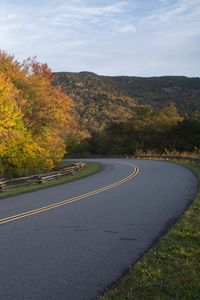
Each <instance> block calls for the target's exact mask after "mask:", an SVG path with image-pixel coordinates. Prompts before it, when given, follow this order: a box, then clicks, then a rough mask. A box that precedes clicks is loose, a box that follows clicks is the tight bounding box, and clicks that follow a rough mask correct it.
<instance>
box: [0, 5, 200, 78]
mask: <svg viewBox="0 0 200 300" xmlns="http://www.w3.org/2000/svg"><path fill="white" fill-rule="evenodd" d="M0 49H2V50H6V51H7V52H9V53H10V54H14V55H15V56H16V58H17V59H19V60H23V59H25V58H27V57H33V56H37V59H38V60H39V61H41V62H44V63H45V62H47V63H48V65H49V66H50V67H51V69H52V70H53V71H72V72H79V71H91V72H94V73H97V74H101V75H114V76H115V75H130V76H145V77H147V76H162V75H185V76H190V77H199V76H200V0H154V1H152V0H107V1H105V0H34V1H28V0H0Z"/></svg>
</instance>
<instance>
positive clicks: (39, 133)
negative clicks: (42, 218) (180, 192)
mask: <svg viewBox="0 0 200 300" xmlns="http://www.w3.org/2000/svg"><path fill="white" fill-rule="evenodd" d="M66 74H67V75H66ZM69 74H70V75H69ZM127 80H128V81H127ZM166 80H167V82H168V83H167V84H166ZM177 80H178V81H180V82H179V83H178V82H177ZM129 81H130V82H129ZM162 81H163V79H159V80H157V81H155V80H154V79H151V80H150V82H149V81H147V84H146V86H144V87H143V88H142V85H141V80H140V79H139V78H136V77H135V78H134V79H133V78H125V77H119V78H109V77H100V76H98V75H96V74H93V73H87V72H82V73H80V74H78V75H77V74H76V73H58V74H55V73H52V71H51V69H50V68H49V66H48V65H47V64H43V63H40V62H38V61H37V59H36V58H28V59H27V60H25V61H23V62H22V63H21V62H19V61H18V60H16V59H15V57H14V56H12V55H9V54H8V53H6V52H4V51H0V176H1V177H2V176H3V177H17V176H24V175H29V174H35V173H38V172H44V171H46V170H51V169H53V168H55V167H56V166H57V164H58V163H59V162H60V161H61V160H62V158H63V157H64V156H66V157H90V156H124V155H135V154H137V153H148V152H153V153H174V152H175V151H176V152H178V153H183V152H187V153H188V154H189V155H197V156H198V155H199V149H200V109H199V105H200V104H199V101H200V79H198V78H197V79H191V80H190V79H187V80H186V78H184V77H183V78H176V79H175V81H176V83H173V84H172V82H171V81H172V79H171V78H165V80H164V81H165V84H164V83H162V84H161V82H162ZM155 82H156V84H155ZM158 82H160V83H159V84H160V86H159V87H158V86H157V85H158ZM170 82H171V83H170ZM142 84H143V85H144V81H143V83H142ZM163 84H164V86H165V90H163ZM170 84H171V85H170ZM133 85H135V88H133ZM155 85H156V86H155ZM125 86H127V87H126V88H125ZM131 86H132V88H131ZM153 86H154V88H153ZM161 86H162V88H161ZM166 89H167V90H166ZM177 89H178V90H179V92H177V91H178V90H177ZM156 91H157V92H156ZM161 91H163V92H161ZM172 92H173V97H172V95H171V94H170V93H172ZM159 95H160V96H159ZM176 95H178V96H177V98H176V99H175V98H174V97H175V96H176ZM180 95H181V97H184V95H185V98H180ZM167 96H169V97H168V98H167ZM159 97H160V101H159ZM173 100H174V101H173Z"/></svg>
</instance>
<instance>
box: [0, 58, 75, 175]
mask: <svg viewBox="0 0 200 300" xmlns="http://www.w3.org/2000/svg"><path fill="white" fill-rule="evenodd" d="M52 78H53V77H52V73H51V71H50V69H49V68H48V66H47V65H46V64H44V65H42V64H40V63H38V62H37V61H36V60H35V59H28V60H27V61H25V62H24V63H23V64H20V63H19V62H17V61H15V59H14V57H13V56H10V55H8V54H7V53H5V52H0V165H3V166H4V168H7V169H8V172H10V169H13V170H15V171H16V173H17V170H20V174H21V173H24V174H27V173H33V172H37V171H41V170H45V169H52V168H53V167H54V166H55V164H56V163H57V162H58V161H59V160H61V159H62V157H63V155H64V153H65V145H64V141H63V138H62V134H63V132H64V131H66V130H69V128H70V127H71V124H73V120H72V118H71V116H70V111H71V109H72V106H73V105H72V100H71V99H70V98H69V97H68V96H66V95H65V94H64V93H63V92H62V91H61V90H60V89H59V88H57V87H54V86H53V84H52ZM5 171H6V170H5Z"/></svg>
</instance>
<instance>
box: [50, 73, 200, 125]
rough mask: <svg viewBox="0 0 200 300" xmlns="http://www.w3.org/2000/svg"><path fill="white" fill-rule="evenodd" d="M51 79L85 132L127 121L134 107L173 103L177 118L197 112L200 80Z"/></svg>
mask: <svg viewBox="0 0 200 300" xmlns="http://www.w3.org/2000/svg"><path fill="white" fill-rule="evenodd" d="M54 76H55V84H59V85H61V87H62V88H63V89H64V90H65V91H66V93H68V94H69V95H70V96H71V97H72V98H73V100H74V102H75V108H76V113H77V116H78V117H79V119H80V123H81V125H82V126H83V127H84V128H86V129H88V130H89V131H91V130H100V129H103V128H104V127H105V126H106V125H107V124H109V122H111V121H124V120H127V119H129V118H130V117H131V112H132V110H133V108H134V107H135V105H137V104H151V105H153V106H158V107H161V106H164V105H166V104H168V103H170V102H174V103H176V105H177V109H178V111H179V113H180V114H181V115H187V114H189V113H191V112H193V111H195V110H200V78H188V77H185V76H163V77H149V78H142V77H130V76H116V77H109V76H99V75H97V74H94V73H91V72H80V73H70V72H58V73H54Z"/></svg>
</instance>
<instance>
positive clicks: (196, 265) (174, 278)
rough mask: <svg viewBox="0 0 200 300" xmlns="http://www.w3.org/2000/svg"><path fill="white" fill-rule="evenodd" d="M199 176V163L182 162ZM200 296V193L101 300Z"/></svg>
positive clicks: (189, 298)
mask: <svg viewBox="0 0 200 300" xmlns="http://www.w3.org/2000/svg"><path fill="white" fill-rule="evenodd" d="M181 164H182V165H184V166H186V167H189V168H190V169H192V170H193V171H194V172H196V174H197V175H198V176H199V178H200V166H199V165H197V164H195V163H181ZM134 299H136V300H143V299H144V300H145V299H148V300H151V299H152V300H154V299H156V300H159V299H160V300H165V299H166V300H167V299H180V300H193V299H194V300H197V299H200V192H199V193H198V194H197V196H196V198H195V200H194V202H193V203H192V205H191V206H190V207H189V208H188V209H187V210H186V212H185V213H184V214H183V216H182V217H181V219H180V220H179V221H178V223H177V224H176V225H174V226H173V227H172V228H171V229H170V230H169V231H168V233H167V234H166V235H165V236H164V237H163V238H162V239H161V240H160V241H159V242H158V243H157V244H156V245H155V246H154V247H153V248H151V249H150V250H149V251H148V252H147V253H146V254H145V255H144V256H143V258H142V259H141V260H140V261H139V262H138V263H137V264H136V265H134V266H133V267H132V269H131V270H130V271H129V272H128V274H127V275H126V276H125V277H123V278H122V279H121V280H120V281H119V282H118V283H117V284H115V285H114V286H113V288H112V289H111V290H109V291H108V292H107V293H105V294H104V295H103V296H102V297H100V300H134Z"/></svg>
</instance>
